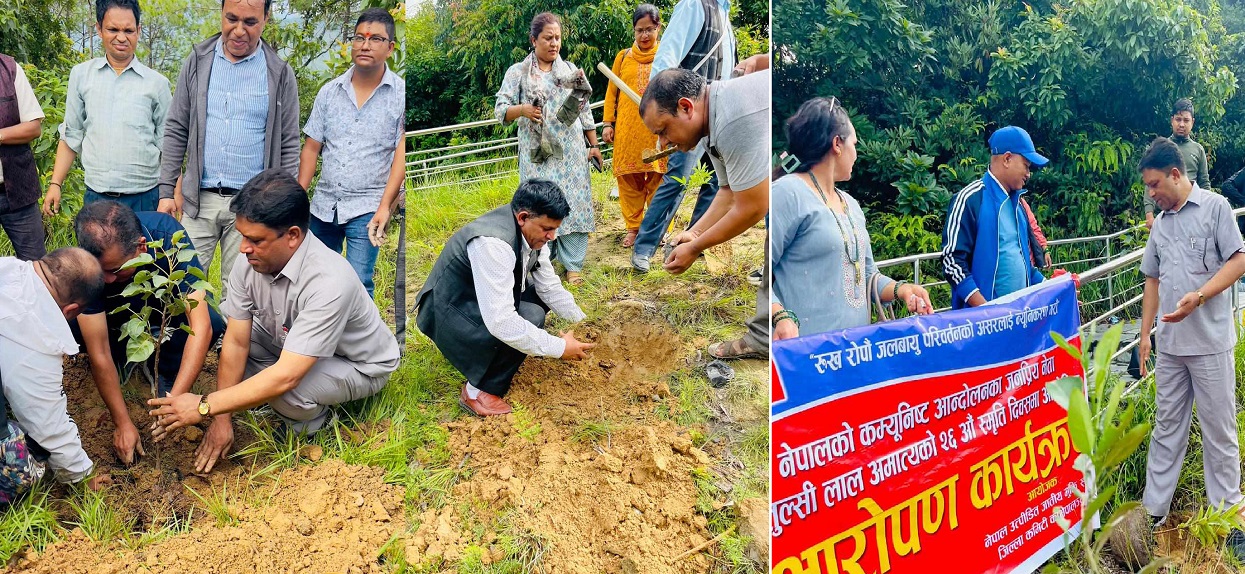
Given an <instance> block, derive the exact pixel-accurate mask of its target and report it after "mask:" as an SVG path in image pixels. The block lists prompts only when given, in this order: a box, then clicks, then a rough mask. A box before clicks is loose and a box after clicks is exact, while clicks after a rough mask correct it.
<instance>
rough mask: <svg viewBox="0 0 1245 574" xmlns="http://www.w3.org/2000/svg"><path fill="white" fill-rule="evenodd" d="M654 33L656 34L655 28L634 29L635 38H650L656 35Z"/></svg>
mask: <svg viewBox="0 0 1245 574" xmlns="http://www.w3.org/2000/svg"><path fill="white" fill-rule="evenodd" d="M656 33H657V26H652V27H649V28H636V29H635V35H636V36H652V35H653V34H656Z"/></svg>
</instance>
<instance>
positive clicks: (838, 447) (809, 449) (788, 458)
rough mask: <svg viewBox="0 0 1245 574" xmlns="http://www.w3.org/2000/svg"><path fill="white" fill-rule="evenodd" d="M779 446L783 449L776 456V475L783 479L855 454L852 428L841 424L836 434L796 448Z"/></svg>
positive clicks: (782, 444)
mask: <svg viewBox="0 0 1245 574" xmlns="http://www.w3.org/2000/svg"><path fill="white" fill-rule="evenodd" d="M779 446H781V447H782V448H783V452H782V453H780V454H779V455H778V474H779V475H781V476H782V477H783V478H789V477H792V476H795V475H796V473H797V472H800V471H806V470H812V469H814V468H821V467H823V466H825V465H827V464H830V461H832V460H834V459H836V458H842V457H844V456H846V455H848V454H849V453H853V452H856V444H855V443H854V442H853V440H852V427H851V426H850V425H848V424H847V423H843V430H841V431H839V432H837V433H834V434H832V435H828V436H824V437H822V438H819V439H816V440H814V441H812V442H808V443H804V444H802V445H800V446H798V447H795V448H791V447H789V446H787V443H785V442H784V443H781V444H779Z"/></svg>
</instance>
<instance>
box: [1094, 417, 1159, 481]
mask: <svg viewBox="0 0 1245 574" xmlns="http://www.w3.org/2000/svg"><path fill="white" fill-rule="evenodd" d="M1148 436H1150V423H1141V424H1139V425H1137V426H1135V427H1133V428H1131V429H1129V430H1128V432H1126V433H1124V436H1122V437H1120V440H1118V441H1116V443H1115V444H1113V445H1111V447H1110V450H1108V451H1107V453H1106V455H1105V456H1104V457H1103V461H1102V462H1103V464H1102V468H1100V469H1099V471H1100V472H1101V471H1104V470H1106V469H1109V468H1115V467H1116V466H1119V465H1120V464H1122V463H1123V462H1124V461H1125V460H1128V457H1129V456H1131V455H1132V454H1133V453H1134V452H1136V450H1137V448H1138V447H1140V446H1141V442H1142V441H1144V440H1146V437H1148Z"/></svg>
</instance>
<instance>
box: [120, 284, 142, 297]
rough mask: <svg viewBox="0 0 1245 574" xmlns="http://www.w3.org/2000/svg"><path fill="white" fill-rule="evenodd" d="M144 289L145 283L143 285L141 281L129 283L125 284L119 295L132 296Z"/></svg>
mask: <svg viewBox="0 0 1245 574" xmlns="http://www.w3.org/2000/svg"><path fill="white" fill-rule="evenodd" d="M146 290H147V287H146V285H143V284H142V283H130V284H129V285H126V286H125V289H122V290H121V296H122V297H133V296H134V295H137V294H139V293H145V292H146Z"/></svg>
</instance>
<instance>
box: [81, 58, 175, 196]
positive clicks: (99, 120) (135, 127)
mask: <svg viewBox="0 0 1245 574" xmlns="http://www.w3.org/2000/svg"><path fill="white" fill-rule="evenodd" d="M172 101H173V92H172V91H171V90H170V88H169V80H168V78H165V77H164V76H162V75H160V73H159V72H157V71H155V70H153V69H151V68H148V67H147V66H144V65H143V64H141V63H140V62H139V61H138V58H131V59H130V63H129V65H127V66H126V67H125V69H124V70H122V71H121V74H120V75H118V74H117V73H116V72H114V71H113V69H112V66H110V65H109V64H108V59H107V58H94V59H91V60H87V61H85V62H82V63H81V64H78V65H77V66H74V67H73V70H72V71H70V72H69V88H68V89H67V90H66V92H65V121H64V122H63V123H61V125H60V138H61V141H63V142H65V143H66V144H67V145H68V146H69V149H72V150H73V151H74V153H76V154H78V157H79V158H80V159H81V160H82V170H83V172H84V174H85V178H86V185H87V187H89V188H91V189H93V190H95V191H108V192H116V193H142V192H145V191H148V190H150V189H151V188H153V187H155V186H156V184H157V183H158V182H159V179H160V146H161V144H162V143H163V141H164V119H165V117H166V116H167V115H168V111H169V103H170V102H172Z"/></svg>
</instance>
